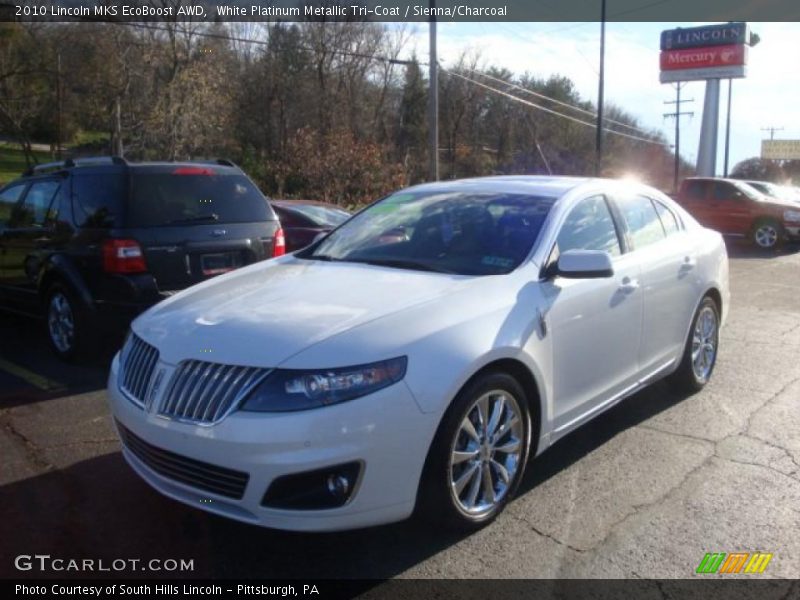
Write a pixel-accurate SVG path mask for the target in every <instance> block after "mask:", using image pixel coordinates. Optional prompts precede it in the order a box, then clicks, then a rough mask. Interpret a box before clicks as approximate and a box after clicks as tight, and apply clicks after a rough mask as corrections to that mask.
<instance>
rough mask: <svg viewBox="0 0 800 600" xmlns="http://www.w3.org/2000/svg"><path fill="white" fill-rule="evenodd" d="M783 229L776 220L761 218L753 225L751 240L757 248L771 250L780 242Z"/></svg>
mask: <svg viewBox="0 0 800 600" xmlns="http://www.w3.org/2000/svg"><path fill="white" fill-rule="evenodd" d="M782 236H783V230H782V229H781V226H780V224H779V223H778V222H777V221H773V220H772V219H763V220H760V221H757V222H756V224H755V226H754V227H753V242H754V243H755V245H756V246H758V247H759V248H763V249H765V250H773V249H775V248H777V247H778V246H779V245H780V243H781V238H782Z"/></svg>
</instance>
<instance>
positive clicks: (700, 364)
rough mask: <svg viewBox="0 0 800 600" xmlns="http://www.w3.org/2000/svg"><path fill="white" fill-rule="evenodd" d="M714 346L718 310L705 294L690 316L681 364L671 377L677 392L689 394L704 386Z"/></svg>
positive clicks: (713, 360) (716, 343) (713, 358)
mask: <svg viewBox="0 0 800 600" xmlns="http://www.w3.org/2000/svg"><path fill="white" fill-rule="evenodd" d="M718 349H719V309H718V307H717V304H716V303H715V302H714V300H712V299H711V298H709V297H708V296H706V297H705V298H703V301H702V302H701V303H700V306H699V307H698V308H697V311H696V312H695V314H694V319H692V327H691V329H690V330H689V336H688V339H687V340H686V346H685V347H684V351H683V358H682V359H681V364H680V366H679V367H678V370H677V371H675V373H673V374H672V376H671V380H672V383H673V385H674V386H675V387H676V388H677V389H678V391H680V392H685V393H690V394H691V393H694V392H699V391H700V390H702V389H703V388H704V387H705V385H706V384H707V383H708V381H709V380H710V379H711V374H712V373H713V372H714V365H716V363H717V351H718Z"/></svg>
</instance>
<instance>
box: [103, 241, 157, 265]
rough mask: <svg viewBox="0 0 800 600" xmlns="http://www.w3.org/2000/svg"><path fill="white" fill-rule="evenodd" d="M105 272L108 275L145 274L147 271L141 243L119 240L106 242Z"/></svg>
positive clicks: (104, 248) (104, 255)
mask: <svg viewBox="0 0 800 600" xmlns="http://www.w3.org/2000/svg"><path fill="white" fill-rule="evenodd" d="M103 270H104V271H105V272H106V273H143V272H145V271H147V265H145V264H144V254H143V253H142V247H141V246H140V245H139V242H137V241H136V240H117V239H111V240H106V241H104V242H103Z"/></svg>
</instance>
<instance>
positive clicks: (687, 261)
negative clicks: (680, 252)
mask: <svg viewBox="0 0 800 600" xmlns="http://www.w3.org/2000/svg"><path fill="white" fill-rule="evenodd" d="M696 266H697V261H696V260H695V259H694V258H692V257H691V256H686V257H684V259H683V263H682V264H681V271H691V270H692V269H694V268H695V267H696Z"/></svg>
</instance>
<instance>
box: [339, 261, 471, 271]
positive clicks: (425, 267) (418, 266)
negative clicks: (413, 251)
mask: <svg viewBox="0 0 800 600" xmlns="http://www.w3.org/2000/svg"><path fill="white" fill-rule="evenodd" d="M349 262H357V263H364V264H367V265H374V266H376V267H391V268H396V269H412V270H414V271H430V272H431V273H449V274H456V272H455V271H451V270H449V269H445V268H444V267H440V266H439V265H433V264H431V263H427V262H422V261H417V260H413V259H409V258H352V259H349Z"/></svg>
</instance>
